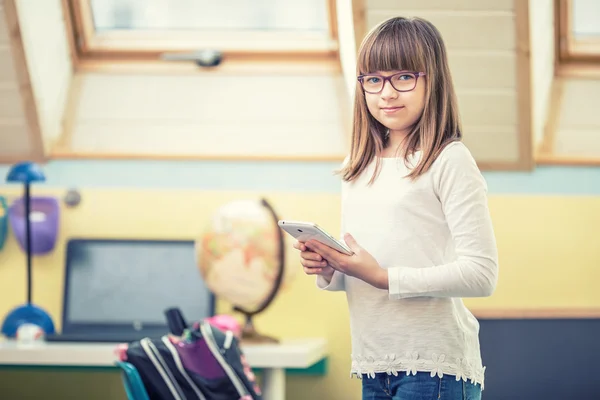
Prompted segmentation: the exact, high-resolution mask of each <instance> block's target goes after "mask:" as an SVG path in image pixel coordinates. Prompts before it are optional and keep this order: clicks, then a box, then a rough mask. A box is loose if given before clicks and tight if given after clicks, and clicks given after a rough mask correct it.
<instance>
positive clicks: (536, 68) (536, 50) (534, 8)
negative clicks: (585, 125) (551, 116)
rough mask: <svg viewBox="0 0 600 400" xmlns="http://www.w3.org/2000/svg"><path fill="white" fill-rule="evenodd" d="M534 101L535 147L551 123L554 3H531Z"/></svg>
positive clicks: (544, 0) (542, 0) (548, 0)
mask: <svg viewBox="0 0 600 400" xmlns="http://www.w3.org/2000/svg"><path fill="white" fill-rule="evenodd" d="M529 37H530V40H531V100H532V110H531V111H532V124H533V143H534V146H537V145H539V144H540V142H541V141H542V139H543V137H544V129H545V126H546V122H547V120H548V108H549V106H550V97H551V90H552V82H553V80H554V46H555V44H554V1H553V0H531V1H530V2H529Z"/></svg>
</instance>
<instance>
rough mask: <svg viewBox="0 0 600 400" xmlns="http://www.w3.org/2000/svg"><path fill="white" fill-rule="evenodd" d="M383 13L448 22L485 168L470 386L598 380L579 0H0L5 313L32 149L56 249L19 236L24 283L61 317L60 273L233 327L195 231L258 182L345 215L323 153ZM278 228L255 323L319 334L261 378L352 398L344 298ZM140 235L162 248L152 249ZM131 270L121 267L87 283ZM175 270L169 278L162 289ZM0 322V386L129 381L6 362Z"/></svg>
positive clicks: (16, 270) (290, 335)
mask: <svg viewBox="0 0 600 400" xmlns="http://www.w3.org/2000/svg"><path fill="white" fill-rule="evenodd" d="M392 16H419V17H423V18H426V19H428V20H430V21H431V22H433V23H434V25H436V27H437V28H438V29H439V30H440V32H441V33H442V35H443V37H444V40H445V43H446V46H447V49H448V55H449V59H450V67H451V72H452V75H453V79H454V83H455V86H456V90H457V96H458V100H459V105H460V112H461V117H462V122H463V126H464V143H465V144H466V145H467V147H468V148H469V149H470V150H471V152H472V153H473V155H474V157H475V159H476V161H477V163H478V165H479V167H480V169H481V170H482V171H483V175H484V177H485V179H486V181H487V184H488V190H489V205H490V211H491V214H492V220H493V224H494V230H495V234H496V239H497V243H498V249H499V260H500V263H499V265H500V274H499V281H498V285H497V289H496V291H495V293H494V294H493V295H492V296H491V297H486V298H473V299H465V300H464V301H465V304H466V305H467V306H468V307H469V309H470V310H471V311H472V312H473V314H474V315H475V316H476V317H477V319H478V320H479V322H480V325H481V346H482V356H483V360H484V364H485V365H487V369H486V385H485V389H484V392H483V398H484V399H486V400H493V399H499V400H500V399H502V400H504V399H511V400H512V399H515V400H520V399H521V398H523V399H532V400H533V399H545V400H554V399H556V400H571V399H578V400H582V399H597V398H598V397H597V396H598V394H597V393H598V392H599V391H600V381H599V380H598V379H597V377H596V376H595V367H594V366H595V365H596V364H595V361H596V356H597V355H599V354H600V344H599V343H600V342H599V341H598V339H597V338H598V337H600V291H599V290H598V287H597V284H598V282H600V268H598V265H599V263H600V250H599V249H600V248H599V247H598V246H597V238H598V236H597V233H598V232H597V231H596V230H597V229H598V227H599V226H600V197H599V196H600V186H599V185H598V182H600V139H599V137H598V136H597V133H598V132H599V131H600V116H599V113H598V111H597V105H598V104H600V23H598V21H600V2H598V1H596V0H444V1H440V0H420V1H408V0H310V1H308V0H306V1H304V0H303V1H301V2H300V1H294V0H271V1H262V2H244V1H238V0H236V1H232V2H213V1H189V0H178V1H175V0H168V1H167V0H153V1H147V0H146V1H141V0H140V1H136V0H2V2H0V198H1V199H3V201H4V203H2V202H1V201H0V205H1V206H2V207H0V208H1V209H2V212H0V232H2V229H1V228H2V224H5V233H6V234H5V235H0V237H1V240H0V243H1V244H0V321H2V320H4V318H5V317H6V316H7V315H8V314H9V313H10V312H11V310H13V309H15V307H18V306H19V305H22V304H24V303H25V302H26V300H27V293H26V291H27V285H26V281H27V277H26V272H27V269H26V258H27V257H26V252H25V251H24V247H23V246H24V245H23V233H22V232H20V233H19V232H17V229H16V228H14V224H15V222H14V221H13V220H11V218H10V217H11V211H12V209H13V208H14V207H13V206H14V205H15V204H17V203H18V202H19V201H22V198H23V196H24V195H23V184H22V183H20V182H16V181H14V180H9V179H7V177H9V176H10V174H11V171H12V170H13V168H14V166H15V165H16V164H18V163H22V162H24V161H29V162H32V163H35V165H37V166H39V168H40V169H41V171H43V175H44V177H45V179H44V180H43V181H39V182H33V183H32V185H31V196H32V199H33V201H35V199H36V198H37V199H38V200H39V199H41V198H49V199H51V200H53V201H54V202H53V203H52V204H54V205H56V208H55V209H53V211H52V212H54V213H55V217H56V222H57V224H56V226H55V230H54V231H52V232H50V233H49V235H50V236H51V248H50V249H49V250H47V251H44V252H40V254H36V255H34V256H33V257H32V275H31V280H32V291H31V299H32V302H33V303H34V304H35V305H37V306H39V307H41V308H42V309H44V310H45V311H46V312H47V313H48V315H49V317H50V318H51V319H52V321H53V323H54V326H55V329H56V331H57V332H60V331H61V329H62V328H63V326H62V325H63V321H64V320H65V319H64V318H65V301H66V296H65V293H66V290H67V287H68V288H69V290H71V291H73V290H74V292H71V293H77V295H79V296H80V297H79V298H77V299H76V300H74V302H73V305H72V306H71V309H70V310H71V314H73V315H75V314H77V313H73V312H72V310H73V309H76V310H80V311H79V315H83V317H82V318H83V319H85V318H86V313H88V312H90V313H92V311H93V312H98V313H100V314H98V315H105V314H106V313H108V314H111V313H112V314H111V315H112V316H113V317H115V318H117V315H119V314H121V313H123V314H127V312H126V311H125V310H124V309H125V308H127V307H125V306H124V309H123V310H120V309H119V308H120V307H119V305H120V304H126V303H127V301H125V299H128V298H133V297H135V296H138V297H137V298H138V300H139V299H140V298H143V299H145V300H144V301H141V302H140V301H137V302H136V301H133V303H135V304H136V305H137V306H139V307H142V308H144V307H146V309H149V308H151V307H152V305H154V308H151V309H152V312H151V313H153V316H154V317H155V316H156V315H158V316H159V318H162V314H161V313H162V311H163V310H162V309H161V307H163V306H164V305H165V304H167V303H169V304H171V303H176V304H173V305H176V306H181V307H184V308H186V310H190V312H189V313H190V314H191V315H188V318H191V319H193V318H200V317H202V314H203V313H212V314H229V315H232V316H234V317H235V318H236V319H238V320H239V321H240V323H242V324H243V323H244V318H243V314H242V313H240V312H237V311H234V310H233V306H234V304H233V303H232V302H231V301H228V300H227V298H231V294H230V293H225V292H223V293H216V294H215V293H214V291H211V289H210V288H209V287H207V286H205V284H204V282H203V280H202V277H203V276H204V275H202V274H200V273H199V270H200V269H201V268H200V266H199V265H197V264H198V259H197V258H194V256H197V254H196V253H195V252H194V248H195V247H194V246H195V245H196V244H197V243H200V242H202V241H203V240H204V239H205V238H206V237H207V235H208V234H209V231H210V230H211V229H214V227H215V222H214V218H215V216H216V215H219V213H226V211H227V210H225V211H224V207H225V208H226V207H231V209H235V207H236V206H239V205H240V204H242V206H243V205H244V204H245V205H246V206H247V207H248V208H249V209H251V210H254V211H256V210H259V211H256V212H258V213H260V212H261V211H260V210H262V212H264V208H265V207H264V206H263V207H262V208H261V204H263V203H264V202H267V203H268V205H269V206H270V207H272V210H274V212H275V213H276V215H277V216H278V217H280V218H282V219H292V220H305V221H315V222H317V223H318V224H319V225H320V226H322V227H323V228H324V229H326V230H327V231H329V232H330V233H332V234H333V235H337V234H338V233H339V230H340V206H339V203H340V181H339V177H338V176H336V175H334V173H333V172H334V171H335V169H337V168H338V167H339V165H340V163H341V162H342V160H343V159H344V157H345V156H346V154H347V152H348V149H349V147H348V146H349V140H350V132H351V127H352V107H353V98H354V95H355V89H356V85H357V81H356V71H355V61H356V52H357V48H358V46H359V45H360V43H361V41H362V39H363V37H364V36H365V34H366V33H367V32H368V31H369V30H370V29H371V28H372V27H374V26H375V25H377V24H378V23H379V22H381V21H383V20H385V19H387V18H389V17H392ZM215 57H217V59H218V61H220V62H215ZM220 57H222V58H220ZM213 64H216V65H213ZM21 209H22V207H21ZM254 211H252V212H254ZM22 224H23V221H22V220H21V225H22ZM262 229H267V228H264V227H263V228H262ZM273 229H274V230H277V227H276V226H275V227H274V228H273ZM21 230H22V229H21ZM283 239H284V242H283V247H282V249H281V251H282V254H284V257H283V265H282V269H281V271H280V274H281V275H282V276H281V284H280V285H279V289H278V291H277V292H276V295H275V297H274V299H273V301H272V302H270V304H269V305H268V307H266V309H265V310H264V311H262V312H260V313H259V314H257V315H256V316H254V317H253V323H254V326H255V328H256V329H257V331H259V332H260V333H261V334H264V335H268V336H271V337H275V338H277V339H279V340H281V341H293V340H300V341H302V340H305V339H307V338H310V339H318V340H321V341H322V343H324V350H323V351H322V354H321V353H320V355H319V356H318V357H316V358H317V359H316V360H313V361H314V362H313V361H311V363H312V364H311V365H306V366H303V367H299V368H297V367H289V368H288V367H285V366H284V367H282V368H283V369H282V371H283V373H284V375H281V376H279V378H278V379H280V381H279V384H280V386H279V389H278V390H280V391H281V392H280V394H279V396H281V393H285V395H284V397H279V398H285V399H289V400H320V399H323V400H338V399H339V400H358V399H360V398H361V382H360V380H358V379H353V378H351V377H350V374H349V371H350V353H351V349H350V335H349V315H348V311H347V303H346V298H345V295H344V294H343V293H341V292H336V293H332V292H324V291H321V290H318V289H317V288H316V285H315V282H314V279H313V278H312V277H309V276H306V275H305V274H304V273H303V272H302V270H301V266H300V264H299V259H298V255H297V252H296V251H295V249H293V248H292V242H293V241H292V240H291V238H290V237H289V236H283ZM115 243H117V244H121V245H123V246H125V247H124V248H126V249H128V251H130V253H127V254H129V255H130V258H121V257H120V256H119V255H120V254H121V253H119V251H121V250H119V249H120V248H115V247H111V246H113V245H114V244H115ZM157 243H160V244H163V245H165V246H166V247H168V248H167V249H166V250H165V252H166V253H160V254H158V253H157V254H158V255H157V256H156V257H153V256H148V251H150V250H151V249H152V248H156V247H155V246H156V245H157ZM169 243H171V244H172V246H168V244H169ZM182 244H183V246H182ZM78 245H79V246H83V247H85V246H88V247H89V246H92V247H94V246H99V247H94V249H95V250H94V251H93V254H94V257H95V258H93V260H95V261H93V262H92V261H90V260H88V261H86V260H83V261H82V260H81V259H79V261H78V262H81V263H83V264H85V263H86V262H87V263H88V267H90V266H91V265H92V264H93V266H95V267H98V266H100V267H102V266H104V267H105V268H107V270H106V271H101V272H94V271H88V275H87V276H82V278H83V279H82V280H80V281H79V282H80V285H84V284H85V282H87V285H89V286H84V288H82V287H81V286H78V285H77V283H76V282H77V281H76V280H75V278H76V275H77V274H68V273H67V269H68V268H67V266H68V265H70V264H71V263H72V262H73V263H76V261H77V257H76V255H74V253H76V252H73V251H69V249H70V248H73V247H75V246H78ZM137 245H142V246H146V247H143V248H141V249H139V248H138V249H137V250H136V251H133V249H135V246H137ZM257 247H261V245H257ZM259 250H260V251H262V250H263V249H262V248H261V249H259ZM259 250H257V251H259ZM81 251H83V250H81ZM90 251H91V250H90ZM265 251H272V249H271V250H265ZM132 254H133V255H132ZM265 257H273V255H272V253H270V255H268V256H265ZM73 260H75V261H73ZM177 260H180V262H177ZM190 260H191V262H190ZM184 264H185V267H187V269H185V267H183V265H184ZM148 265H152V266H153V267H152V268H155V269H153V270H151V271H154V272H152V273H149V272H147V270H144V268H145V267H146V266H148ZM115 266H117V268H115ZM104 267H102V268H104ZM161 267H164V268H165V269H168V271H167V272H165V270H162V269H160V270H158V269H156V268H161ZM180 267H181V268H182V269H181V271H179V270H178V268H180ZM82 268H83V267H82ZM129 268H130V269H131V270H134V271H136V272H135V274H137V275H135V276H136V279H138V278H139V280H136V281H135V282H137V284H136V285H125V286H123V285H122V286H120V289H119V290H118V291H116V292H115V289H114V288H115V287H119V286H118V285H116V284H115V283H114V282H113V283H112V284H113V286H110V288H109V289H106V288H103V287H102V279H96V280H95V281H94V282H98V285H99V286H100V287H95V286H94V285H91V284H90V282H91V279H92V278H93V277H94V276H99V277H102V276H106V277H111V276H112V278H113V279H114V277H115V275H114V274H117V275H118V274H119V273H123V271H124V270H125V269H127V270H128V271H129ZM225 273H226V272H225ZM233 273H235V270H234V272H233ZM186 274H188V275H186ZM156 276H160V277H161V278H156ZM130 277H131V275H130ZM152 277H154V278H155V279H152ZM186 277H188V278H189V277H192V278H190V279H192V280H191V281H187V282H186ZM70 278H72V280H69V279H70ZM106 279H109V278H106ZM131 279H132V278H131ZM163 279H164V281H163ZM169 279H171V280H172V281H170V283H169V284H172V285H174V286H173V287H178V288H180V290H179V292H178V293H173V291H165V290H163V289H164V288H165V287H167V286H165V285H166V283H165V282H167V281H168V280H169ZM176 279H179V281H177V280H176ZM215 279H219V278H215ZM220 279H226V277H224V276H221V277H220ZM68 282H75V283H73V285H70V286H69V284H68ZM190 282H195V283H197V286H194V284H191V283H190ZM179 284H181V285H179ZM260 284H262V281H261V283H260ZM260 284H259V283H256V285H259V286H260ZM161 285H162V286H161ZM178 285H179V286H178ZM240 285H241V286H243V285H244V283H243V282H242V283H240ZM134 286H135V287H134ZM161 287H162V289H161ZM78 288H79V289H78ZM182 288H183V289H182ZM161 290H162V291H161ZM240 290H241V289H240ZM92 292H93V293H94V295H97V296H99V297H93V296H91V295H90V293H92ZM103 293H104V294H103ZM111 293H112V296H113V300H112V301H109V304H111V306H108V305H106V301H107V300H108V299H109V298H110V296H111ZM86 294H87V297H86ZM221 294H222V295H221ZM74 296H75V295H74ZM103 296H106V297H103ZM119 296H121V297H120V298H121V299H123V300H118V299H119ZM140 296H142V297H140ZM143 296H146V297H143ZM160 296H163V297H162V299H163V300H164V301H162V300H155V299H154V298H159V297H160ZM211 296H212V297H211ZM233 297H235V296H233ZM115 298H116V299H117V300H116V301H115ZM209 298H210V299H212V300H209ZM239 298H241V299H242V303H243V302H244V301H245V300H243V299H244V298H245V297H244V296H240V297H239ZM119 301H122V302H123V303H119ZM209 301H214V303H211V304H209V303H208V302H209ZM86 302H87V303H86ZM165 302H166V303H165ZM103 304H104V305H103ZM237 305H238V306H242V307H243V306H244V304H237ZM73 307H75V308H73ZM103 307H104V308H103ZM107 308H108V309H109V311H106V310H107ZM94 310H96V311H94ZM195 312H198V314H194V313H195ZM102 313H105V314H102ZM90 318H91V317H90ZM98 318H101V317H98ZM132 318H133V317H132ZM9 340H10V339H8V338H6V339H4V342H6V341H9ZM1 343H2V342H1V341H0V398H2V399H7V400H9V399H21V398H23V399H24V398H27V399H29V398H31V399H34V398H56V399H59V398H61V399H62V398H64V399H68V398H75V397H77V398H85V399H90V400H93V399H126V398H127V394H126V391H125V389H124V384H123V380H122V374H121V371H120V370H119V369H118V368H116V367H114V366H111V365H108V366H104V367H99V366H97V365H85V363H83V364H82V365H78V366H77V365H75V366H73V365H61V363H60V362H57V363H54V364H52V363H46V364H44V363H41V364H40V363H36V362H35V361H31V360H30V361H27V356H26V355H23V354H25V353H23V352H21V353H19V352H16V353H15V352H12V353H11V354H12V355H11V357H13V358H11V359H10V360H12V361H10V360H8V358H7V357H8V356H7V354H8V353H6V351H7V350H6V349H5V348H3V347H2V344H1ZM319 343H321V342H319ZM242 349H243V347H242ZM17 353H18V354H17ZM15 354H16V355H15ZM274 354H276V353H274ZM21 355H22V357H21ZM15 357H16V358H15ZM19 357H20V358H19ZM270 357H271V358H274V357H277V356H276V355H271V356H270ZM60 358H61V357H58V359H60ZM65 358H68V355H65ZM7 360H8V361H7ZM14 360H17V361H19V362H15V361H14ZM59 361H60V360H59ZM271 361H272V362H273V363H274V362H275V361H276V360H267V361H265V362H266V363H267V364H268V363H269V362H271ZM261 362H262V361H261ZM42 364H44V365H42ZM267 364H265V365H267ZM261 365H262V364H261ZM261 365H258V364H257V365H256V371H257V376H258V378H259V381H261V380H264V379H266V378H265V376H266V374H267V373H268V372H267V369H268V368H263V367H262V366H261ZM269 365H270V364H269ZM271 378H272V377H271ZM281 379H282V380H283V381H281ZM273 390H276V389H273ZM273 393H275V392H273ZM517 393H520V394H521V396H527V397H515V396H517ZM275 398H276V395H273V394H271V400H274V399H275ZM265 400H268V399H265Z"/></svg>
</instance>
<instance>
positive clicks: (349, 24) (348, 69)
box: [336, 0, 360, 104]
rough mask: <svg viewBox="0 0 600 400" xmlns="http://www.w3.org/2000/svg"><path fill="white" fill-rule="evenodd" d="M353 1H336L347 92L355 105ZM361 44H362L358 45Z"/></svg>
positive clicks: (350, 101) (351, 102)
mask: <svg viewBox="0 0 600 400" xmlns="http://www.w3.org/2000/svg"><path fill="white" fill-rule="evenodd" d="M352 3H353V2H352V0H336V6H337V14H338V16H337V23H338V41H339V44H340V62H341V65H342V72H343V74H344V81H345V82H346V88H347V89H346V90H347V92H348V100H349V104H354V94H355V91H356V84H357V81H356V48H357V43H356V41H355V35H356V32H355V28H354V17H355V15H354V10H353V9H352ZM358 44H360V43H358Z"/></svg>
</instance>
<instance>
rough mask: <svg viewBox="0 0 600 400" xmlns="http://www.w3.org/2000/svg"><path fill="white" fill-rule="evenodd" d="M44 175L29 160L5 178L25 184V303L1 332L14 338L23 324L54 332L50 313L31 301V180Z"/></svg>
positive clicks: (42, 178)
mask: <svg viewBox="0 0 600 400" xmlns="http://www.w3.org/2000/svg"><path fill="white" fill-rule="evenodd" d="M45 180H46V177H45V176H44V173H43V172H42V170H41V168H40V167H39V166H38V165H37V164H34V163H31V162H22V163H19V164H15V165H14V166H13V167H12V168H11V169H10V171H9V172H8V176H7V178H6V181H7V182H11V183H14V182H19V183H22V184H23V185H24V186H25V196H24V199H23V200H24V203H25V243H26V252H27V303H26V304H24V305H21V306H17V307H16V308H14V309H13V310H12V311H11V312H10V313H9V314H8V315H7V316H6V318H5V320H4V323H3V324H2V333H3V334H4V335H5V336H7V337H10V338H14V337H15V336H16V334H17V330H18V329H19V327H20V326H21V325H23V324H33V325H37V326H39V327H40V329H42V330H43V331H44V332H45V334H53V333H54V323H53V322H52V318H50V315H49V314H48V313H47V312H46V311H44V310H43V309H42V308H40V307H38V306H36V305H34V304H33V303H32V302H31V258H32V257H31V215H30V214H31V194H30V187H31V183H32V182H44V181H45Z"/></svg>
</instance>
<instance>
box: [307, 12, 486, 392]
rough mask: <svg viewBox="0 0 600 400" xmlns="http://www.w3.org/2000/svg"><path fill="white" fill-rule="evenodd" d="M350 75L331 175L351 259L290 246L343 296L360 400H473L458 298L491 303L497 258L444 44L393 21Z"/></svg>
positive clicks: (427, 27)
mask: <svg viewBox="0 0 600 400" xmlns="http://www.w3.org/2000/svg"><path fill="white" fill-rule="evenodd" d="M357 73H358V82H357V89H356V98H355V107H354V129H353V133H352V146H351V152H350V155H349V156H348V157H347V158H346V160H345V162H344V164H343V167H342V169H341V171H340V173H341V175H342V177H343V179H342V181H343V182H342V192H341V199H342V207H341V208H342V218H341V219H342V233H345V235H344V240H345V241H346V243H347V244H348V246H349V247H350V248H351V249H352V250H353V251H354V255H352V256H346V255H344V254H341V253H339V252H337V251H335V250H333V249H331V248H329V247H327V246H324V245H322V244H320V243H318V242H315V241H308V242H306V243H301V242H297V243H296V244H295V247H296V248H297V249H298V250H300V257H301V262H302V265H303V266H304V271H305V272H306V273H307V274H316V275H317V285H318V286H319V287H320V288H322V289H325V290H345V291H346V295H347V300H348V305H349V309H350V321H351V322H350V325H351V335H352V369H351V372H352V374H355V375H357V376H358V377H360V378H364V379H363V380H362V382H363V383H362V385H363V389H362V392H363V399H402V400H413V399H452V400H453V399H479V398H481V390H482V388H483V381H484V367H483V366H482V362H481V355H480V349H479V338H478V334H479V324H478V322H477V320H476V319H475V317H474V316H473V315H472V314H471V313H470V312H469V311H468V310H467V308H466V307H465V305H464V304H463V302H462V300H461V297H482V296H490V295H491V294H492V292H493V291H494V289H495V287H496V281H497V276H498V264H497V257H498V256H497V249H496V240H495V237H494V232H493V229H492V223H491V220H490V215H489V211H488V206H487V199H486V190H487V188H486V183H485V181H484V179H483V177H482V175H481V173H480V172H479V170H478V168H477V165H476V164H475V161H474V159H473V157H472V156H471V154H470V152H469V151H468V150H467V148H466V147H465V146H464V145H463V143H462V142H461V136H462V134H461V125H460V120H459V114H458V105H457V100H456V95H455V93H454V88H453V84H452V79H451V76H450V69H449V67H448V60H447V56H446V49H445V45H444V43H443V41H442V38H441V35H440V33H439V32H438V30H437V29H436V28H435V27H434V26H433V25H432V24H431V23H429V22H427V21H425V20H423V19H419V18H414V19H406V18H392V19H390V20H388V21H385V22H384V23H382V24H381V25H379V26H378V27H376V28H375V29H374V30H373V31H371V32H370V33H369V34H368V36H367V37H366V38H365V39H364V41H363V43H362V45H361V49H360V51H359V54H358V65H357ZM350 233H351V234H350Z"/></svg>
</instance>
